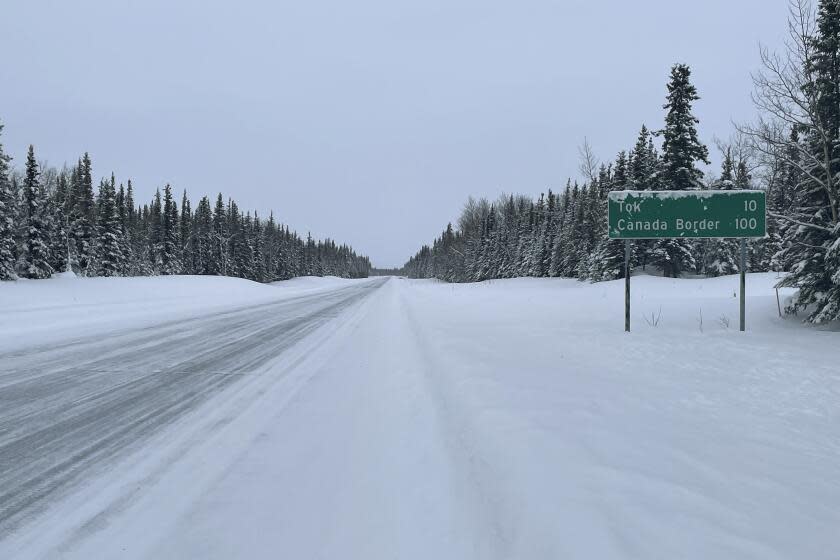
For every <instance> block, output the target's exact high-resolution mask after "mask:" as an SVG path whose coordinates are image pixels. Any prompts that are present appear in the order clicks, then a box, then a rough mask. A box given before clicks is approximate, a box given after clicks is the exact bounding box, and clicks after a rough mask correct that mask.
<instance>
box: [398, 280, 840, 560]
mask: <svg viewBox="0 0 840 560" xmlns="http://www.w3.org/2000/svg"><path fill="white" fill-rule="evenodd" d="M403 283H404V284H405V286H406V288H405V293H406V298H405V299H406V301H407V309H408V313H409V316H410V318H411V322H412V323H413V324H414V325H415V333H416V334H417V336H418V338H419V339H420V340H422V341H423V342H422V344H423V345H424V346H425V348H426V354H427V355H428V356H429V357H430V358H431V359H432V360H433V361H434V366H433V367H432V368H430V371H432V372H434V375H433V379H434V382H435V385H436V386H437V387H439V394H440V396H441V400H442V402H443V405H442V409H443V410H444V411H446V414H447V415H448V418H449V424H450V429H451V430H452V431H455V432H457V433H460V434H462V435H461V437H460V438H459V445H458V449H459V453H460V455H461V460H462V461H468V462H470V463H471V464H472V466H473V469H474V474H473V476H474V478H475V479H476V480H478V481H479V483H478V484H479V486H480V487H481V488H483V489H484V491H485V493H486V496H485V499H484V503H486V504H487V507H488V508H489V509H490V510H491V511H489V512H488V513H487V515H488V516H490V517H491V520H492V522H491V523H490V525H491V526H492V527H495V528H497V530H498V532H499V534H498V537H497V539H498V543H499V544H498V550H497V552H499V554H498V556H499V557H508V558H561V557H569V558H639V559H644V558H698V559H701V558H739V559H742V558H755V559H759V558H760V559H768V558H833V557H836V552H837V549H836V542H837V540H836V538H837V537H836V534H837V527H840V509H838V507H837V505H838V504H840V470H838V465H840V407H838V406H837V403H838V402H840V368H838V367H837V357H838V338H837V337H838V334H837V333H834V332H825V331H819V330H817V329H814V328H809V327H805V326H803V325H802V324H801V323H800V322H799V321H797V320H796V319H780V318H779V317H778V311H777V306H776V300H775V291H774V290H773V288H772V286H773V284H774V283H775V278H774V275H772V274H756V275H749V276H748V285H747V288H748V299H747V319H748V329H749V331H748V332H747V333H740V332H738V330H737V329H738V326H737V317H738V299H737V297H736V296H737V283H738V278H737V277H724V278H718V279H711V280H670V279H663V278H654V277H640V278H633V298H632V299H633V323H632V328H633V332H631V333H630V334H627V333H624V332H623V327H624V325H623V283H622V282H610V283H604V284H595V285H592V284H584V283H579V282H576V281H566V280H551V279H545V280H538V279H533V280H530V279H521V280H507V281H496V282H490V283H481V284H469V285H456V286H445V285H440V284H434V283H427V282H423V281H403ZM660 308H661V318H660V320H659V322H658V325H656V326H654V323H656V321H655V317H656V316H659V310H660ZM701 310H702V314H703V325H702V330H701V325H700V312H701ZM651 313H653V314H654V319H650V314H651ZM645 315H647V316H648V321H645V320H644V316H645ZM723 318H727V320H728V323H729V324H728V326H727V325H726V324H725V323H726V321H724V320H723ZM648 322H650V323H651V324H648Z"/></svg>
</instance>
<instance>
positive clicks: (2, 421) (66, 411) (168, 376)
mask: <svg viewBox="0 0 840 560" xmlns="http://www.w3.org/2000/svg"><path fill="white" fill-rule="evenodd" d="M381 284H382V280H377V281H372V282H369V283H366V284H354V285H350V286H346V287H342V288H340V289H336V290H333V291H329V292H324V293H318V294H313V295H304V296H299V297H294V298H291V299H284V300H281V301H279V302H275V303H270V302H268V303H260V304H256V305H249V306H244V307H240V308H238V309H235V310H230V311H226V312H217V313H213V314H209V315H203V316H199V317H196V318H192V319H187V320H174V321H169V322H166V323H163V324H157V325H153V326H148V327H145V328H140V329H131V328H128V329H124V330H121V331H118V332H116V333H114V334H111V335H109V336H107V337H103V336H102V335H93V336H90V337H87V338H82V339H75V340H72V341H71V342H65V343H59V344H51V345H45V346H28V347H25V348H23V349H20V350H17V351H13V352H7V353H4V354H0V537H2V536H3V535H4V534H6V533H8V532H9V531H11V530H13V529H15V528H16V526H17V525H18V524H20V523H21V522H22V521H24V520H26V518H27V517H30V516H32V515H33V514H35V513H36V512H38V510H39V509H41V508H42V507H43V506H44V505H45V504H47V503H49V502H51V501H55V500H56V499H57V498H58V497H59V495H60V494H62V493H65V492H67V491H68V490H71V489H72V488H73V485H74V483H76V482H77V481H82V480H86V479H89V478H91V477H94V476H96V473H97V472H98V471H103V470H106V469H107V468H108V466H109V464H110V463H111V462H112V461H114V460H115V459H119V458H121V457H122V456H123V455H124V454H125V453H126V452H127V451H129V450H131V449H132V448H134V447H137V446H139V445H141V444H142V443H143V442H144V440H145V439H146V438H148V437H149V436H150V435H152V434H155V433H156V432H157V431H159V430H160V429H161V428H163V427H164V426H167V425H168V424H171V423H172V422H174V421H175V420H177V419H178V418H180V417H181V416H182V415H184V414H185V413H186V412H188V411H190V410H192V409H194V408H195V407H196V406H198V405H200V404H201V403H203V402H205V401H206V400H207V399H208V398H210V397H211V396H212V395H214V394H216V393H218V392H220V391H222V390H224V389H226V388H227V387H229V386H230V385H233V384H235V383H237V382H238V381H239V380H240V378H241V377H242V376H245V375H249V374H253V373H254V372H255V371H258V370H259V368H260V367H261V366H262V365H263V364H265V363H267V362H268V361H270V360H272V359H274V358H276V357H277V356H278V355H279V354H281V353H283V352H284V350H286V349H288V348H289V347H291V346H293V345H294V344H296V343H297V342H298V341H300V340H301V339H302V338H304V337H305V336H307V335H308V334H309V333H311V332H313V331H314V330H315V329H317V328H318V327H319V326H321V325H323V324H324V323H326V322H328V321H330V320H332V319H333V318H335V317H336V316H338V315H339V314H341V313H342V311H344V310H345V309H347V308H348V307H349V306H352V305H353V304H355V303H357V302H358V301H359V300H360V299H362V298H364V297H366V296H367V295H369V294H370V293H371V292H372V291H373V290H375V289H377V288H378V287H379V286H381ZM221 295H222V294H220V296H221Z"/></svg>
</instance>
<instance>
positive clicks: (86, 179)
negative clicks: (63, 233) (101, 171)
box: [70, 152, 96, 274]
mask: <svg viewBox="0 0 840 560" xmlns="http://www.w3.org/2000/svg"><path fill="white" fill-rule="evenodd" d="M91 167H92V166H91V161H90V156H89V155H88V154H87V152H85V155H84V156H83V157H82V159H81V160H79V164H78V166H77V170H76V173H75V174H74V176H73V185H72V189H73V195H72V198H73V209H72V211H71V214H70V238H71V250H72V251H73V255H72V257H71V260H72V261H73V262H74V266H76V267H77V269H78V272H80V273H81V274H87V273H88V272H89V271H88V269H89V267H90V265H91V261H92V260H93V256H94V249H95V246H96V245H95V244H96V232H95V228H94V224H95V223H96V219H95V212H94V199H93V179H92V169H91ZM90 272H91V274H92V273H93V271H90Z"/></svg>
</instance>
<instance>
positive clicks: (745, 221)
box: [607, 190, 767, 239]
mask: <svg viewBox="0 0 840 560" xmlns="http://www.w3.org/2000/svg"><path fill="white" fill-rule="evenodd" d="M607 206H608V209H609V236H610V238H612V239H658V238H668V237H685V238H696V237H764V236H765V234H766V227H767V226H766V223H767V219H766V202H765V196H764V191H747V190H738V191H613V192H611V193H609V199H608V204H607Z"/></svg>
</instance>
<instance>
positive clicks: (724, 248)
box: [703, 149, 738, 277]
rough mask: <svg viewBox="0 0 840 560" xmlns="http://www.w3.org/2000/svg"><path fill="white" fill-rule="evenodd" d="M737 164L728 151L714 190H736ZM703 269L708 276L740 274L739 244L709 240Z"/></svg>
mask: <svg viewBox="0 0 840 560" xmlns="http://www.w3.org/2000/svg"><path fill="white" fill-rule="evenodd" d="M734 167H735V164H734V162H733V161H732V150H731V149H727V150H726V153H725V154H724V156H723V163H722V164H721V171H720V179H718V180H717V181H715V182H714V183H713V184H712V189H715V190H725V191H730V190H733V189H735V188H736V185H735V177H734ZM706 241H707V243H706V250H705V254H704V255H703V256H704V259H705V266H704V267H703V269H704V271H705V273H706V275H707V276H711V277H714V276H723V275H726V274H735V273H736V272H738V264H737V263H738V242H737V241H734V240H732V239H707V240H706Z"/></svg>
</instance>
